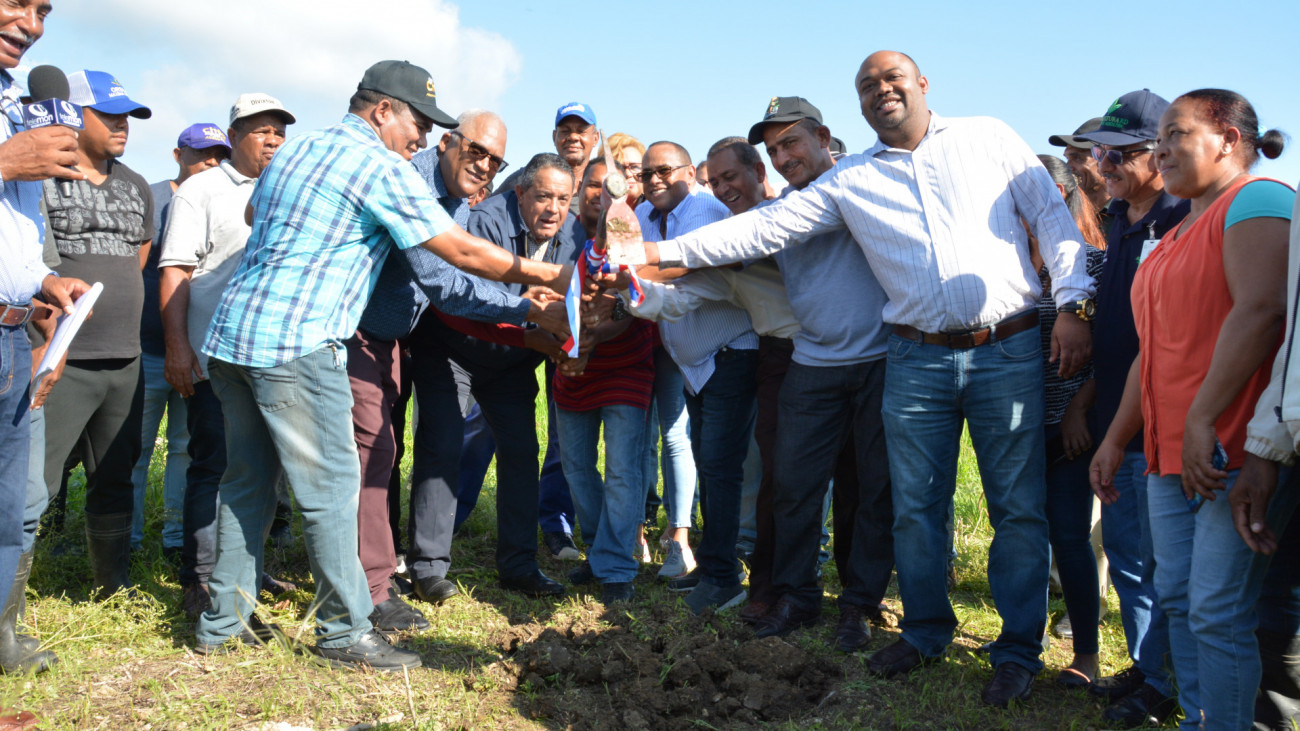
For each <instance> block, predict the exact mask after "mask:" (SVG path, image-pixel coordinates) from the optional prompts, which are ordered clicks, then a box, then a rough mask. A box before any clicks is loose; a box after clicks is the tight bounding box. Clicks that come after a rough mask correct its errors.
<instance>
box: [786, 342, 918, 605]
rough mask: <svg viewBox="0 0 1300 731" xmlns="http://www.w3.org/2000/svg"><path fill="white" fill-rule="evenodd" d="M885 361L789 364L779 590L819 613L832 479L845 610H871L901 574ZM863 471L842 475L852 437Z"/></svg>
mask: <svg viewBox="0 0 1300 731" xmlns="http://www.w3.org/2000/svg"><path fill="white" fill-rule="evenodd" d="M884 384H885V361H884V360H876V361H871V362H868V363H857V364H853V365H846V366H833V367H814V366H806V365H801V364H799V363H791V364H790V370H789V372H787V373H786V377H785V384H784V385H783V386H782V387H781V397H780V417H779V420H780V421H779V423H780V429H779V430H778V432H777V452H776V491H775V493H774V494H773V506H772V507H773V514H774V515H775V519H776V534H777V535H779V536H781V540H780V541H779V542H778V543H777V546H776V552H775V554H774V557H773V558H774V565H773V573H772V576H773V584H774V590H775V592H776V593H777V594H778V595H779V596H783V597H785V598H786V599H788V600H790V601H792V602H794V603H796V604H799V605H801V606H803V607H806V608H809V609H812V608H816V607H819V606H820V605H821V588H820V587H819V586H818V585H817V553H818V550H819V543H818V539H819V538H820V536H821V530H820V526H821V521H822V501H823V500H824V498H825V495H826V483H827V482H828V481H830V479H831V477H832V475H833V476H834V477H835V491H834V501H835V511H834V512H835V517H836V526H835V528H836V531H835V547H836V551H835V552H836V564H837V565H838V566H839V571H840V580H841V583H842V584H843V586H844V593H843V595H842V596H841V597H840V602H841V604H852V605H857V606H869V607H874V606H875V605H876V604H878V603H879V602H880V600H881V599H882V598H884V595H885V589H886V588H887V587H888V586H889V577H890V574H891V572H892V571H893V568H894V542H893V531H892V524H893V520H894V512H893V503H892V501H891V492H890V480H889V458H888V454H887V452H886V450H885V433H884V424H883V422H882V421H881V397H882V395H883V393H884ZM850 437H852V439H853V444H852V445H851V450H852V451H851V457H850V456H849V455H845V456H846V457H847V458H850V459H852V463H853V464H854V465H855V467H856V469H847V470H845V469H842V470H838V471H837V470H836V465H837V462H839V461H840V457H841V454H842V453H843V452H844V450H845V449H846V444H847V442H848V440H849V438H850Z"/></svg>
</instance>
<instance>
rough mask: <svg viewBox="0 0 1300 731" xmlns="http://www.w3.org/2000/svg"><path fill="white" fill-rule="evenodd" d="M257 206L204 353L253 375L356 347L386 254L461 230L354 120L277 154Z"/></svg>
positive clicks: (410, 171)
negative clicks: (328, 348)
mask: <svg viewBox="0 0 1300 731" xmlns="http://www.w3.org/2000/svg"><path fill="white" fill-rule="evenodd" d="M251 204H252V206H253V230H252V233H251V234H250V235H249V237H248V246H247V248H246V249H245V250H244V255H243V258H242V259H241V260H240V262H239V268H238V269H236V270H235V274H234V276H233V277H231V279H230V284H228V285H227V286H226V292H225V294H224V295H223V296H222V298H221V304H220V305H218V306H217V311H216V314H215V315H214V316H213V318H212V325H211V326H209V328H208V337H207V342H206V343H204V345H203V352H205V353H207V354H208V355H209V356H211V357H213V358H218V359H220V360H223V361H226V362H228V363H234V364H237V365H243V366H251V367H256V368H266V367H270V366H275V365H280V364H282V363H287V362H289V361H291V360H294V359H296V358H301V357H302V356H304V355H307V354H308V353H311V352H313V351H315V350H319V349H320V348H322V347H324V346H325V345H327V344H329V343H331V342H341V341H342V340H343V339H345V338H348V337H350V336H351V335H352V334H353V333H354V332H355V331H356V329H357V323H358V321H360V319H361V312H362V310H363V309H365V306H366V302H367V300H369V299H370V293H371V291H372V290H373V289H374V287H375V280H376V279H377V278H378V276H379V266H380V265H381V264H383V262H384V258H385V257H386V256H387V255H388V251H389V249H390V248H392V246H396V247H397V248H399V249H409V248H411V247H413V246H418V245H419V244H421V243H422V242H424V241H427V240H429V239H431V238H433V237H434V236H437V235H438V234H440V233H442V232H444V231H447V230H448V229H450V228H451V227H452V226H454V225H455V224H454V223H453V222H452V220H451V217H450V216H448V215H447V212H446V211H445V210H443V208H442V206H439V205H438V203H437V201H436V200H434V197H433V192H432V191H431V190H430V189H429V185H428V184H427V183H425V182H424V180H423V179H422V178H421V177H420V175H419V173H417V172H416V170H415V168H414V167H412V166H411V165H410V164H409V163H407V162H406V160H405V159H403V158H402V156H401V155H398V154H397V153H395V152H393V151H391V150H389V149H388V148H386V147H384V144H383V142H381V141H380V139H379V136H378V135H376V134H375V131H374V129H373V128H371V127H370V125H369V124H367V123H366V122H365V121H364V120H363V119H361V118H360V117H357V116H355V115H352V114H349V115H347V116H346V117H344V118H343V121H342V122H341V123H339V124H336V125H334V126H333V127H327V128H325V129H323V130H318V131H316V132H311V133H309V134H305V135H302V136H301V137H297V138H295V139H292V140H290V141H289V142H288V143H286V144H285V145H284V146H283V147H281V148H280V150H279V152H277V153H276V155H275V157H274V158H273V159H272V160H271V164H270V165H268V166H267V167H266V169H265V170H263V171H262V175H261V176H260V177H259V178H258V180H257V186H256V188H255V189H254V190H253V198H252V201H251Z"/></svg>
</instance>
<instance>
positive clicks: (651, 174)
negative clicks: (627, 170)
mask: <svg viewBox="0 0 1300 731" xmlns="http://www.w3.org/2000/svg"><path fill="white" fill-rule="evenodd" d="M688 167H690V165H689V164H687V165H676V166H669V165H664V166H661V167H657V168H655V169H654V170H642V171H641V174H640V175H637V177H638V178H640V179H641V182H642V183H649V182H650V181H651V180H654V179H655V176H656V175H658V176H659V177H661V178H663V179H664V180H667V179H668V176H669V175H672V174H673V173H675V172H677V171H678V170H681V169H682V168H688Z"/></svg>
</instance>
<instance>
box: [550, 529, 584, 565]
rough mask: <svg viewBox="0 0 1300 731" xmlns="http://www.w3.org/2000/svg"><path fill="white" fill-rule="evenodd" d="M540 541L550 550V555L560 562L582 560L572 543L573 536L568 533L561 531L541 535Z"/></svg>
mask: <svg viewBox="0 0 1300 731" xmlns="http://www.w3.org/2000/svg"><path fill="white" fill-rule="evenodd" d="M542 541H543V542H545V543H546V548H547V549H549V550H550V552H551V555H552V556H554V557H556V558H558V559H560V560H561V561H577V560H578V559H580V558H582V554H581V553H579V552H578V547H577V545H575V544H574V543H573V536H571V535H569V534H568V533H565V532H563V531H556V532H554V533H543V534H542Z"/></svg>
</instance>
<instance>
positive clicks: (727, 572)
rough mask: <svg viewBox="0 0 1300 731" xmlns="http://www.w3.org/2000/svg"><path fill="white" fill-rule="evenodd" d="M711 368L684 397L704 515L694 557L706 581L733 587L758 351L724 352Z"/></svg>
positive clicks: (755, 407)
mask: <svg viewBox="0 0 1300 731" xmlns="http://www.w3.org/2000/svg"><path fill="white" fill-rule="evenodd" d="M713 367H714V371H713V375H712V376H710V377H709V380H708V382H707V383H705V384H704V388H702V389H700V392H699V393H698V394H692V395H687V396H686V408H687V410H688V411H689V412H690V419H691V447H692V449H693V450H694V453H695V465H696V468H697V469H698V470H699V475H700V508H701V512H702V513H703V514H704V537H703V539H702V540H701V541H700V545H699V548H697V549H695V558H696V561H697V562H698V564H699V567H700V570H701V572H702V573H703V576H704V578H705V579H707V580H708V581H709V582H710V583H712V584H714V585H716V586H732V585H733V584H735V583H736V574H737V572H738V571H739V568H740V567H739V566H738V564H737V562H736V535H737V534H738V533H739V530H740V490H741V483H742V481H743V473H744V464H745V457H746V455H748V454H749V444H750V442H751V441H752V435H753V433H754V416H755V414H756V412H757V410H758V405H757V401H756V399H755V393H756V391H757V389H758V351H757V350H732V349H731V348H724V349H722V350H720V351H718V352H717V353H716V354H714V356H713Z"/></svg>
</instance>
